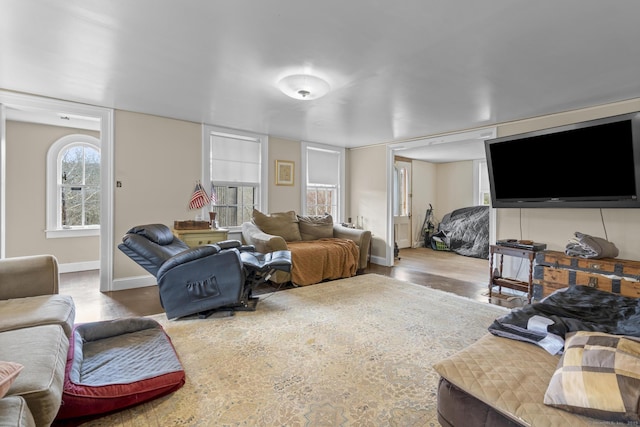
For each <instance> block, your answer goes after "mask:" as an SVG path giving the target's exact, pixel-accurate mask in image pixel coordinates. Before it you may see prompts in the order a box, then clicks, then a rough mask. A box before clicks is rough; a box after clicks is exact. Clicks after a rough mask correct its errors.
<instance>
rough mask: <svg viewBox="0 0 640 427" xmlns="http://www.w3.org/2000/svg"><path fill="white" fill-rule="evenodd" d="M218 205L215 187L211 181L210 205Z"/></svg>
mask: <svg viewBox="0 0 640 427" xmlns="http://www.w3.org/2000/svg"><path fill="white" fill-rule="evenodd" d="M216 203H218V196H217V195H216V187H215V186H214V185H213V181H212V182H211V205H212V206H213V205H215V204H216Z"/></svg>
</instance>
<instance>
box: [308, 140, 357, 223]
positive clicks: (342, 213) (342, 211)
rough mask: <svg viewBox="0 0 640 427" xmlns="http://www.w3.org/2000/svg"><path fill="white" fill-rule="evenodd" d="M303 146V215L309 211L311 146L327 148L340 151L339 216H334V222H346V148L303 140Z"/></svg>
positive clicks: (321, 148) (320, 148)
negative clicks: (308, 189) (308, 191)
mask: <svg viewBox="0 0 640 427" xmlns="http://www.w3.org/2000/svg"><path fill="white" fill-rule="evenodd" d="M301 145H302V147H301V160H300V164H301V168H300V177H301V179H300V181H301V184H300V204H301V205H302V206H301V211H302V215H308V213H307V203H306V200H307V171H308V165H307V162H308V158H309V156H308V155H307V154H308V151H309V149H310V148H313V149H318V150H327V151H333V152H336V153H338V156H339V157H340V160H339V162H340V179H339V180H338V182H339V184H338V188H337V191H338V209H337V211H338V218H333V222H334V223H336V224H339V223H341V222H344V217H345V199H346V197H345V193H346V191H345V188H346V187H345V182H346V179H345V175H346V174H345V149H344V148H341V147H336V146H334V145H326V144H318V143H314V142H304V141H303V142H302V144H301Z"/></svg>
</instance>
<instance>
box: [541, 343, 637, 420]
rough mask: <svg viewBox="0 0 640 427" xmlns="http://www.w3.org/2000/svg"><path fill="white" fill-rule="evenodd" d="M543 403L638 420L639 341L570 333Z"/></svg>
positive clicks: (609, 417) (596, 415) (598, 415)
mask: <svg viewBox="0 0 640 427" xmlns="http://www.w3.org/2000/svg"><path fill="white" fill-rule="evenodd" d="M544 403H545V404H547V405H550V406H554V407H557V408H561V409H564V410H566V411H569V412H574V413H577V414H581V415H586V416H589V417H594V418H599V419H604V420H607V421H635V422H638V421H640V416H639V414H638V408H639V406H638V405H639V403H640V339H639V338H635V337H628V336H621V335H610V334H605V333H602V332H586V331H579V332H574V333H570V334H567V339H566V342H565V352H564V354H563V355H562V357H561V359H560V362H559V363H558V367H557V368H556V371H555V372H554V374H553V376H552V377H551V381H550V382H549V387H548V388H547V391H546V393H545V395H544Z"/></svg>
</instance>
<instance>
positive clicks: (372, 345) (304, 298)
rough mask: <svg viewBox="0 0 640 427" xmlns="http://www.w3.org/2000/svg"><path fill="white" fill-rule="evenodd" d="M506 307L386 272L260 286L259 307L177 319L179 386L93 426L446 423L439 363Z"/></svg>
mask: <svg viewBox="0 0 640 427" xmlns="http://www.w3.org/2000/svg"><path fill="white" fill-rule="evenodd" d="M505 312H506V309H504V308H501V307H497V306H491V305H489V304H485V303H481V302H476V301H473V300H470V299H466V298H463V297H459V296H456V295H453V294H449V293H445V292H442V291H438V290H434V289H430V288H427V287H424V286H420V285H415V284H411V283H407V282H402V281H399V280H395V279H391V278H388V277H385V276H380V275H376V274H365V275H361V276H356V277H353V278H349V279H343V280H336V281H331V282H326V283H320V284H317V285H313V286H305V287H301V288H295V289H289V290H284V291H280V292H275V293H272V294H265V295H262V296H260V302H259V303H258V307H257V310H256V311H255V312H239V313H236V315H235V316H231V317H211V318H208V319H197V318H193V319H187V320H177V321H167V320H166V318H165V317H164V315H159V316H154V317H153V318H154V319H156V320H158V321H160V322H161V323H162V325H163V326H164V327H165V330H166V331H167V333H168V334H169V336H170V337H171V339H172V341H173V344H174V345H175V347H176V350H177V352H178V354H179V356H180V359H181V361H182V363H183V366H184V369H185V371H186V375H187V379H186V383H185V385H184V386H183V387H182V388H181V389H179V390H178V391H176V392H175V393H173V394H171V395H168V396H165V397H163V398H159V399H156V400H154V401H150V402H147V403H144V404H141V405H138V406H136V407H134V408H131V409H128V410H125V411H121V412H118V413H115V414H111V415H108V416H105V417H103V418H100V419H97V420H93V421H91V422H87V423H85V424H84V425H86V426H136V427H138V426H153V427H155V426H314V427H315V426H438V425H439V424H438V422H437V418H436V389H437V384H438V375H437V374H436V372H435V371H434V370H433V368H432V365H433V364H434V363H435V362H437V361H438V360H440V359H442V358H444V357H447V356H449V355H451V354H453V353H454V352H456V351H458V350H461V349H462V348H463V347H465V346H467V345H469V344H471V343H472V342H474V341H475V340H477V339H478V338H480V337H481V336H482V335H484V334H486V333H487V327H488V326H489V325H490V324H491V322H492V321H493V320H494V319H495V318H496V317H497V316H500V315H502V314H504V313H505Z"/></svg>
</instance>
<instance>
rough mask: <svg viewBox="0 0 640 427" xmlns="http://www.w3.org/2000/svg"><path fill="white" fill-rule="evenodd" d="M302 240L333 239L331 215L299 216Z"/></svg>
mask: <svg viewBox="0 0 640 427" xmlns="http://www.w3.org/2000/svg"><path fill="white" fill-rule="evenodd" d="M298 225H299V226H300V236H301V237H302V240H317V239H324V238H329V237H333V218H331V215H329V214H325V215H311V216H300V215H298Z"/></svg>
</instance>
